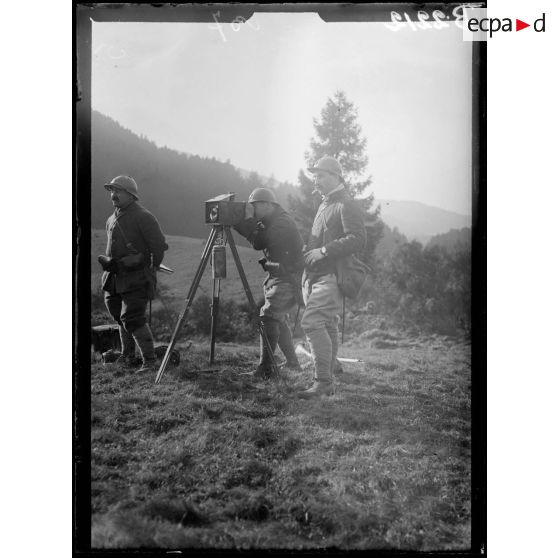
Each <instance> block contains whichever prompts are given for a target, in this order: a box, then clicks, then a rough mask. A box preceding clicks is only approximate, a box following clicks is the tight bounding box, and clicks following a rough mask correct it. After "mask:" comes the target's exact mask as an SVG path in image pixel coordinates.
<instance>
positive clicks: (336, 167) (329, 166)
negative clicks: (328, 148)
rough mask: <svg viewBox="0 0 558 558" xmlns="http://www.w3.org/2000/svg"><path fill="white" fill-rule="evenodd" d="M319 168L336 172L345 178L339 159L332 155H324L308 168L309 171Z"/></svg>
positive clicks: (332, 172)
mask: <svg viewBox="0 0 558 558" xmlns="http://www.w3.org/2000/svg"><path fill="white" fill-rule="evenodd" d="M319 170H322V171H326V172H329V173H331V174H335V175H336V176H338V177H339V178H343V169H342V168H341V165H340V164H339V161H337V159H335V157H331V156H330V155H324V156H323V157H322V158H321V159H320V160H319V161H318V162H317V163H316V164H315V165H314V166H313V167H309V168H308V171H309V172H312V173H314V172H316V171H319Z"/></svg>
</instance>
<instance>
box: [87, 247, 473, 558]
mask: <svg viewBox="0 0 558 558" xmlns="http://www.w3.org/2000/svg"><path fill="white" fill-rule="evenodd" d="M176 242H178V240H176ZM187 244H188V243H186V242H185V243H184V244H183V246H186V245H187ZM193 248H194V247H193ZM193 248H192V251H193V252H194V250H193ZM169 263H171V262H169ZM171 265H172V263H171ZM174 265H176V263H175V264H174ZM179 348H180V347H179ZM181 349H182V351H181V353H182V361H181V364H180V365H179V366H178V367H177V368H174V369H169V370H168V371H167V374H166V375H165V377H164V378H163V381H162V383H161V384H160V385H158V386H155V385H154V384H153V380H154V375H153V374H146V375H139V376H138V375H134V374H133V373H131V374H130V373H127V374H122V373H119V372H116V371H115V370H113V369H112V368H111V366H110V365H107V366H105V367H104V366H102V365H101V364H99V363H94V364H93V365H92V387H91V395H92V415H91V428H92V430H91V434H92V514H93V516H92V545H93V547H94V548H140V547H141V548H149V547H162V548H208V547H211V548H308V549H310V548H318V547H330V546H336V547H338V548H343V549H347V548H354V549H377V548H386V549H415V550H423V551H427V550H441V549H446V550H448V549H452V550H464V549H467V548H469V547H470V504H471V502H470V347H469V346H468V345H466V344H457V343H455V342H453V343H452V342H450V340H449V339H447V338H437V337H431V338H404V337H401V336H400V335H398V334H397V333H396V332H386V333H385V334H382V333H381V332H379V331H376V332H375V333H374V335H363V336H360V337H359V338H355V339H353V340H352V341H351V342H349V343H347V344H345V345H344V346H343V347H342V348H341V353H342V354H344V355H345V356H349V355H351V356H357V357H360V358H362V359H363V360H364V363H359V364H346V365H345V373H344V374H343V375H341V376H340V377H338V378H337V382H336V384H337V385H336V394H335V395H334V396H333V397H332V398H329V399H327V400H322V401H310V402H305V401H301V400H299V399H298V398H297V397H296V393H295V390H297V389H299V388H302V387H304V386H305V385H306V384H307V383H308V381H309V379H310V374H311V366H310V364H309V363H308V362H307V361H305V362H304V372H303V373H301V374H298V375H293V374H290V375H288V376H287V377H285V378H283V379H282V380H277V381H274V382H269V383H257V382H255V381H253V380H252V379H251V378H250V377H249V376H246V375H242V373H245V372H248V371H251V370H253V369H254V368H255V365H256V361H257V347H256V345H255V344H253V345H226V344H220V345H219V346H218V351H217V359H218V362H217V365H218V368H219V369H218V370H214V371H209V370H207V347H206V345H205V343H204V344H202V345H196V344H194V345H193V346H191V347H190V349H189V350H188V351H186V350H185V349H184V346H182V347H181Z"/></svg>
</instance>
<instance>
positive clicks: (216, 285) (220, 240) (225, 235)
mask: <svg viewBox="0 0 558 558" xmlns="http://www.w3.org/2000/svg"><path fill="white" fill-rule="evenodd" d="M227 242H228V244H229V247H230V249H231V252H232V255H233V259H234V263H235V264H236V268H237V270H238V274H239V275H240V280H241V281H242V286H243V287H244V292H245V293H246V298H247V299H248V303H249V304H250V308H251V309H252V311H253V316H254V317H255V316H256V311H257V306H256V301H255V300H254V297H253V296H252V291H251V290H250V285H249V284H248V279H246V273H245V272H244V268H243V267H242V262H241V261H240V257H239V255H238V250H237V249H236V244H235V241H234V237H233V235H232V232H231V227H230V225H212V229H211V233H210V234H209V238H208V240H207V243H206V245H205V248H204V250H203V252H202V256H201V261H200V264H199V266H198V269H197V270H196V273H195V275H194V279H193V281H192V284H191V285H190V289H189V291H188V295H187V297H186V305H185V307H184V309H183V310H182V312H181V313H180V316H179V317H178V321H177V322H176V325H175V327H174V331H173V334H172V337H171V339H170V341H169V344H168V346H167V350H166V352H165V356H164V357H163V360H162V362H161V366H160V367H159V371H158V372H157V376H156V378H155V383H156V384H158V383H159V382H160V381H161V378H162V377H163V374H164V373H165V370H166V368H167V365H168V362H169V359H170V356H171V352H172V350H173V348H174V345H175V344H176V339H177V337H178V334H179V333H180V329H181V328H182V326H183V325H184V321H185V320H186V316H187V315H188V312H189V310H190V307H191V306H192V302H193V300H194V296H195V295H196V291H197V289H198V286H199V284H200V281H201V278H202V276H203V272H204V271H205V267H206V265H207V262H208V261H209V258H210V256H211V252H212V250H213V247H214V246H216V245H223V246H224V245H226V243H227ZM220 284H221V278H220V277H218V276H217V275H215V270H214V278H213V300H212V303H211V345H210V347H211V348H210V353H209V363H210V364H213V360H214V356H215V335H216V330H217V316H218V312H219V291H220ZM257 323H258V331H259V334H260V335H261V337H262V339H263V341H264V344H265V346H266V349H267V350H268V352H269V354H270V355H271V368H272V371H273V373H274V375H275V376H278V375H279V373H278V370H277V364H276V362H275V358H274V356H273V351H272V350H271V345H270V343H269V339H268V337H267V334H266V331H265V328H264V325H263V323H262V321H261V320H258V322H257Z"/></svg>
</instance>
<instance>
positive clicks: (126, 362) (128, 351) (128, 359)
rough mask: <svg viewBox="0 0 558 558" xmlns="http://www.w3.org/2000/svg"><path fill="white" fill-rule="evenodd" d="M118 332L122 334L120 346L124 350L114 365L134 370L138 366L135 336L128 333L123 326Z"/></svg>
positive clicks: (119, 327)
mask: <svg viewBox="0 0 558 558" xmlns="http://www.w3.org/2000/svg"><path fill="white" fill-rule="evenodd" d="M118 332H119V334H120V346H121V349H122V350H121V354H120V356H119V357H118V358H117V359H116V361H115V363H114V364H115V365H117V366H120V367H122V368H133V367H134V366H136V364H137V360H136V342H135V341H134V336H133V335H132V334H131V333H128V332H127V331H126V330H125V329H124V327H123V326H121V325H119V326H118Z"/></svg>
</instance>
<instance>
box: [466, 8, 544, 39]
mask: <svg viewBox="0 0 558 558" xmlns="http://www.w3.org/2000/svg"><path fill="white" fill-rule="evenodd" d="M545 16H546V14H544V13H543V15H542V16H541V17H540V18H539V19H536V20H535V22H534V23H533V29H534V30H535V31H536V32H537V33H544V31H545ZM526 27H531V24H530V23H525V22H524V21H521V20H520V19H516V20H515V30H516V31H521V30H522V29H525V28H526ZM467 28H468V29H469V31H470V32H471V33H478V32H479V31H482V32H483V33H490V37H492V34H493V33H497V32H498V31H503V32H509V31H513V24H512V20H511V18H509V17H505V18H503V19H500V18H497V17H491V18H488V17H485V18H482V19H477V18H474V17H472V18H470V19H468V20H467Z"/></svg>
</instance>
